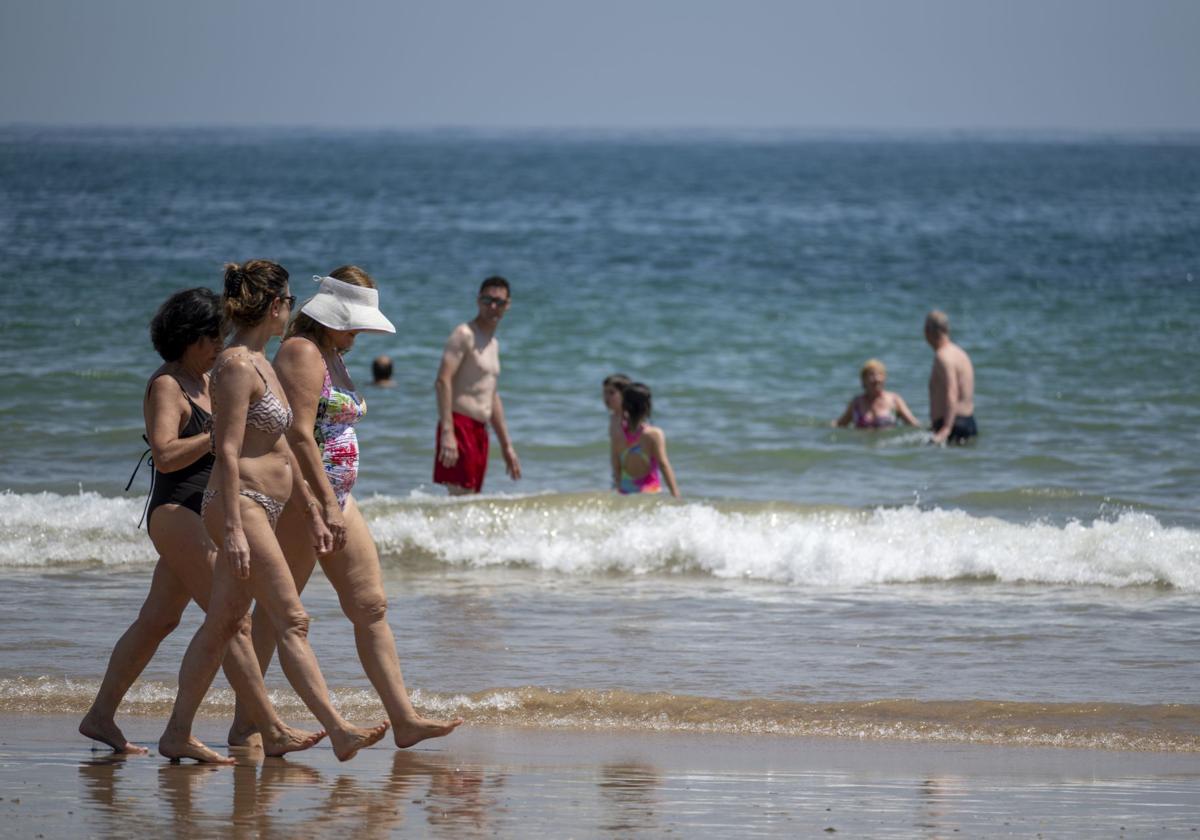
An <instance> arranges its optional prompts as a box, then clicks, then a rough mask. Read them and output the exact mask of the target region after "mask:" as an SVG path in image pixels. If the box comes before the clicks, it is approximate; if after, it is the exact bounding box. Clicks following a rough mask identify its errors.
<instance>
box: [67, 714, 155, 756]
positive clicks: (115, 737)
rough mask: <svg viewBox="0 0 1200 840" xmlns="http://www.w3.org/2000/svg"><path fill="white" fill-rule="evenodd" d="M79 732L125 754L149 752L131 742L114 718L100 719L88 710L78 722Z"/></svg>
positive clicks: (144, 753) (145, 753)
mask: <svg viewBox="0 0 1200 840" xmlns="http://www.w3.org/2000/svg"><path fill="white" fill-rule="evenodd" d="M79 734H80V735H83V736H84V737H87V738H91V739H92V740H93V741H100V742H101V743H104V744H108V745H109V746H110V747H112V748H113V752H117V753H124V754H127V755H148V754H149V753H150V750H148V749H146V748H145V747H139V746H138V745H137V744H131V743H130V742H129V739H128V738H126V737H125V733H124V732H122V731H121V727H119V726H117V722H116V721H115V720H113V719H112V718H107V719H101V718H99V717H97V716H96V715H95V714H94V713H93V712H90V711H89V712H88V713H87V716H86V717H84V719H83V720H82V721H80V723H79Z"/></svg>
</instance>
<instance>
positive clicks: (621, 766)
mask: <svg viewBox="0 0 1200 840" xmlns="http://www.w3.org/2000/svg"><path fill="white" fill-rule="evenodd" d="M598 784H599V787H600V799H601V801H602V802H603V803H604V804H605V806H606V809H605V813H604V814H603V815H602V817H601V819H602V822H601V824H600V827H601V829H603V830H604V831H611V832H613V833H614V834H618V835H622V836H624V835H627V834H629V833H630V832H638V831H646V830H650V829H654V828H657V827H658V825H659V822H658V812H659V809H660V807H661V803H660V801H659V800H660V797H659V791H660V789H661V787H662V776H661V775H660V774H659V771H658V770H657V769H656V768H654V767H652V766H651V765H649V764H641V763H638V762H634V761H630V762H618V763H613V764H605V765H603V766H602V767H601V768H600V781H599V783H598Z"/></svg>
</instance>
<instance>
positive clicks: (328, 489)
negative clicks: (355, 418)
mask: <svg viewBox="0 0 1200 840" xmlns="http://www.w3.org/2000/svg"><path fill="white" fill-rule="evenodd" d="M274 364H275V373H276V375H277V376H278V377H279V384H280V385H281V386H283V392H284V393H285V394H287V398H288V402H289V403H290V404H291V406H292V413H293V416H294V417H295V419H294V420H293V421H292V427H291V428H290V429H288V432H287V441H288V444H290V446H291V449H292V454H293V455H294V456H295V462H296V464H297V465H299V467H300V470H299V476H297V479H299V477H300V476H303V478H304V480H306V481H307V482H308V490H307V493H308V495H307V496H306V498H308V497H309V496H311V497H315V500H316V502H317V503H318V504H319V505H320V507H321V518H322V520H323V521H324V522H325V525H326V527H327V528H328V529H329V531H330V533H332V534H333V548H332V549H330V550H332V551H338V550H340V549H341V548H343V547H344V546H345V545H346V520H345V517H344V516H343V515H342V506H341V505H339V504H338V500H337V494H336V493H335V492H334V491H333V485H332V484H330V483H329V477H328V476H326V475H325V463H324V461H323V460H322V458H321V448H320V447H319V446H318V445H317V439H316V437H314V436H313V429H314V428H315V426H316V423H317V403H318V402H320V400H321V388H322V387H323V386H324V384H325V362H324V360H323V359H322V358H321V351H320V349H319V348H318V347H317V345H315V344H313V343H312V342H311V341H309V340H308V339H306V338H289V339H288V340H287V341H285V342H284V343H283V346H282V347H280V348H279V352H278V353H276V354H275V363H274ZM293 492H294V491H293ZM302 492H303V491H302Z"/></svg>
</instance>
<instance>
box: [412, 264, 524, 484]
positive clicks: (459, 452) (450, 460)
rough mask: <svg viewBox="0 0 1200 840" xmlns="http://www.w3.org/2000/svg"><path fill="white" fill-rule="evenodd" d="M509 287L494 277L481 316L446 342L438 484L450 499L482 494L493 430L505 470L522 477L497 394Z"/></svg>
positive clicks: (485, 289) (483, 289)
mask: <svg viewBox="0 0 1200 840" xmlns="http://www.w3.org/2000/svg"><path fill="white" fill-rule="evenodd" d="M510 297H511V291H510V289H509V286H508V281H507V280H505V279H504V278H503V277H489V278H488V279H486V280H484V281H483V285H482V286H480V287H479V298H478V301H477V302H478V304H479V314H478V315H477V316H476V317H475V319H474V320H472V321H468V322H467V323H465V324H459V325H458V326H457V327H455V328H454V332H452V333H450V338H449V339H447V340H446V349H445V350H443V351H442V364H441V367H439V368H438V375H437V381H436V382H435V383H434V387H435V388H436V390H437V406H438V429H437V453H436V455H435V456H434V462H433V480H434V481H435V482H436V483H438V484H445V485H446V488H447V489H448V490H449V491H450V495H452V496H459V495H464V494H467V493H478V492H479V491H480V490H482V489H483V477H484V473H485V472H486V471H487V458H488V433H487V424H488V423H491V424H492V428H493V429H495V430H496V440H497V441H499V443H500V449H501V452H502V453H503V454H504V464H505V468H506V470H507V472H508V474H509V475H510V476H512V478H513V480H514V481H515V480H516V479H518V478H520V477H521V462H520V461H518V460H517V451H516V450H515V449H513V445H512V441H511V440H509V437H508V426H506V425H505V423H504V405H503V404H502V403H501V402H500V393H499V391H497V390H496V380H497V379H498V378H499V377H500V339H498V338H496V328H497V327H499V326H500V319H501V318H503V317H504V313H505V312H506V311H507V310H508V305H509V303H510V302H511V300H510Z"/></svg>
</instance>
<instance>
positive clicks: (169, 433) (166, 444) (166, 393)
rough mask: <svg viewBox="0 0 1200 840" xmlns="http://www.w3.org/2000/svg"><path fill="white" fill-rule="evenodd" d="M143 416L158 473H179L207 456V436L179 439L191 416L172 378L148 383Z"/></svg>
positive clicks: (208, 441) (181, 392) (208, 443)
mask: <svg viewBox="0 0 1200 840" xmlns="http://www.w3.org/2000/svg"><path fill="white" fill-rule="evenodd" d="M142 412H143V414H145V417H146V438H147V439H148V440H149V441H150V451H151V454H153V456H154V467H155V469H157V470H158V471H159V472H164V473H169V472H175V471H176V470H181V469H183V468H184V467H186V466H187V465H188V464H191V463H194V462H195V461H198V460H199V459H200V458H203V457H204V456H205V455H206V454H207V453H208V448H209V446H210V445H211V443H212V441H211V439H210V438H209V436H208V434H207V433H204V434H199V435H192V436H191V437H186V438H181V437H180V436H179V430H180V429H181V428H182V427H183V426H184V425H185V424H186V423H187V419H188V415H189V414H191V406H189V405H188V402H187V399H186V397H185V396H184V393H183V389H182V388H181V387H179V383H178V382H176V381H175V379H174V377H171V376H167V375H165V374H164V375H160V376H158V377H157V378H155V380H154V381H153V382H151V383H150V393H149V394H147V395H146V401H145V403H143V405H142Z"/></svg>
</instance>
